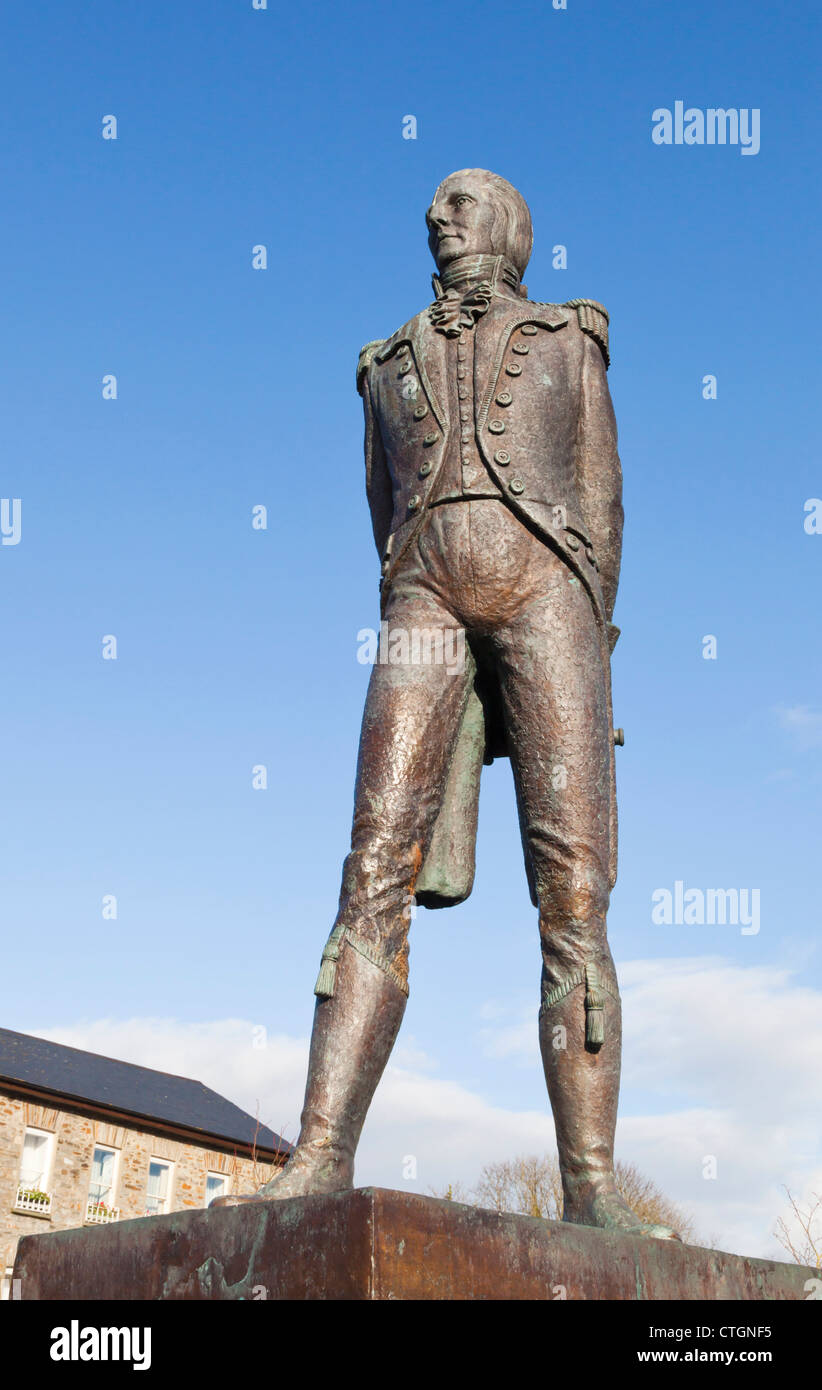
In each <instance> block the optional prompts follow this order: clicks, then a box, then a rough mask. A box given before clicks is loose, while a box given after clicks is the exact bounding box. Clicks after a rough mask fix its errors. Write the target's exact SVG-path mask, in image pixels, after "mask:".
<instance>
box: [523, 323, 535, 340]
mask: <svg viewBox="0 0 822 1390" xmlns="http://www.w3.org/2000/svg"><path fill="white" fill-rule="evenodd" d="M538 332H539V329H538V328H537V326H536V324H535V323H524V324H523V325H522V328H521V329H520V333H523V334H524V335H525V337H526V338H532V337H533V336H534V334H535V333H538Z"/></svg>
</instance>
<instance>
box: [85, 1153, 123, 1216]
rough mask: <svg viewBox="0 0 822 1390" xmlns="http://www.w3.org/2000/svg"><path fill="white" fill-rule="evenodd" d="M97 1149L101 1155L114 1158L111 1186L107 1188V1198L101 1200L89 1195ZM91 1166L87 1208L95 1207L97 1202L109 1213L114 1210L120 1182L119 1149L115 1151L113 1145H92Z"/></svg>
mask: <svg viewBox="0 0 822 1390" xmlns="http://www.w3.org/2000/svg"><path fill="white" fill-rule="evenodd" d="M98 1149H99V1150H100V1151H101V1152H102V1153H107V1154H113V1156H114V1167H113V1169H112V1178H111V1186H110V1187H109V1190H108V1196H107V1197H101V1198H99V1199H95V1198H94V1197H92V1195H91V1189H92V1185H93V1182H94V1177H93V1174H94V1155H95V1153H96V1152H97V1150H98ZM91 1165H92V1166H91V1171H92V1177H90V1178H89V1184H88V1197H87V1199H86V1202H87V1207H91V1206H96V1205H98V1202H102V1204H103V1206H104V1207H108V1209H109V1210H110V1211H112V1210H115V1208H116V1194H117V1184H118V1182H119V1180H120V1150H119V1149H115V1148H114V1145H113V1144H93V1145H92V1149H91Z"/></svg>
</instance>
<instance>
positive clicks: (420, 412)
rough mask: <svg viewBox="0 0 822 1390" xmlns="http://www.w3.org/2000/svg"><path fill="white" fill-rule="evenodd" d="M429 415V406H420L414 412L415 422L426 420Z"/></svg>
mask: <svg viewBox="0 0 822 1390" xmlns="http://www.w3.org/2000/svg"><path fill="white" fill-rule="evenodd" d="M427 414H428V406H427V405H418V406H417V408H416V410H415V411H414V419H415V420H424V419H425V417H426V415H427Z"/></svg>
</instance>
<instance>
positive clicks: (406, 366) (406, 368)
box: [399, 362, 411, 376]
mask: <svg viewBox="0 0 822 1390" xmlns="http://www.w3.org/2000/svg"><path fill="white" fill-rule="evenodd" d="M410 370H411V363H410V362H401V363H400V370H399V375H400V376H405V374H406V373H407V372H410Z"/></svg>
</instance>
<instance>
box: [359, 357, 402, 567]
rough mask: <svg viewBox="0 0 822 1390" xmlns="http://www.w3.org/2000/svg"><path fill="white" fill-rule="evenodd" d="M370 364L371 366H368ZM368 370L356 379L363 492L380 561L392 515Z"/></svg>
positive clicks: (385, 467)
mask: <svg viewBox="0 0 822 1390" xmlns="http://www.w3.org/2000/svg"><path fill="white" fill-rule="evenodd" d="M369 365H370V364H369ZM370 375H371V373H370V371H369V370H368V369H367V368H366V370H365V371H363V372H362V373H361V375H360V377H359V381H358V386H359V389H360V393H361V395H362V403H363V411H364V414H365V491H366V495H367V497H368V506H369V508H370V511H371V525H372V527H373V530H374V542H375V544H376V547H377V552H378V554H379V557H380V559H382V557H383V552H384V550H385V543H386V541H387V540H388V535H389V532H390V530H391V518H392V516H393V513H394V498H393V488H392V486H391V475H390V473H389V472H388V464H387V462H386V458H385V449H384V448H383V442H382V438H381V436H380V425H379V420H378V419H377V416H376V412H375V410H374V401H373V398H372V395H371V382H370Z"/></svg>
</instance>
